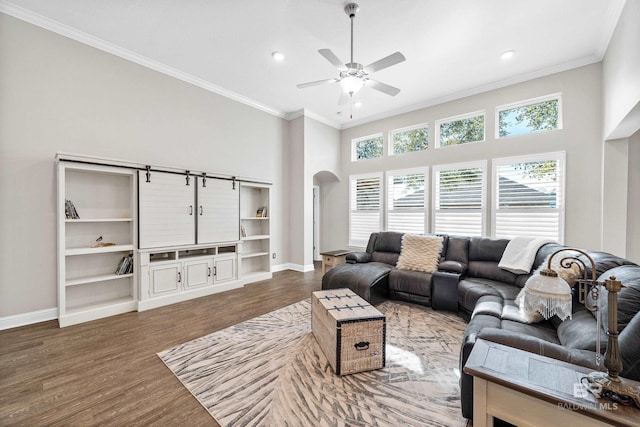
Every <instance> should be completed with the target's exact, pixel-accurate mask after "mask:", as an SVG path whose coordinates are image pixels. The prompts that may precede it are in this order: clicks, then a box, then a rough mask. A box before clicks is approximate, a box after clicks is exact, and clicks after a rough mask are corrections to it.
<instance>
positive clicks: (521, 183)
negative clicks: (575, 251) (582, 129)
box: [493, 152, 565, 243]
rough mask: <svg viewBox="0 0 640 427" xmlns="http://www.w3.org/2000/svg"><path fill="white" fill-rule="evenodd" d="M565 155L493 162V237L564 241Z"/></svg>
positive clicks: (514, 158) (555, 154) (515, 158)
mask: <svg viewBox="0 0 640 427" xmlns="http://www.w3.org/2000/svg"><path fill="white" fill-rule="evenodd" d="M564 157H565V156H564V152H558V153H549V154H540V155H535V156H522V157H511V158H502V159H495V160H494V161H493V181H494V185H495V187H494V188H495V193H496V194H495V198H494V200H495V211H494V215H493V216H494V218H493V229H494V232H493V234H494V236H495V237H500V238H512V237H515V236H531V237H546V238H549V239H553V240H556V241H558V242H560V243H562V241H563V237H564V236H563V229H564V224H563V222H564V200H563V199H564V197H563V194H564Z"/></svg>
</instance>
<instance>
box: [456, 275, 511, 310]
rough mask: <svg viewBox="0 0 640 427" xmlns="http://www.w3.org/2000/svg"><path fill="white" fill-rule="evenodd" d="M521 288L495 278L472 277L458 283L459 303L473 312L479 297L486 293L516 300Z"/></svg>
mask: <svg viewBox="0 0 640 427" xmlns="http://www.w3.org/2000/svg"><path fill="white" fill-rule="evenodd" d="M519 291H520V288H517V287H515V286H513V285H509V284H506V283H502V282H498V281H495V280H489V279H482V278H478V277H470V278H467V279H463V280H461V281H460V282H459V283H458V303H459V304H460V306H461V307H462V308H464V309H465V310H466V311H468V312H469V313H471V312H473V309H474V307H475V305H476V302H477V301H478V299H480V298H481V297H483V296H485V295H494V296H499V297H501V298H502V299H503V300H514V299H516V296H517V295H518V292H519Z"/></svg>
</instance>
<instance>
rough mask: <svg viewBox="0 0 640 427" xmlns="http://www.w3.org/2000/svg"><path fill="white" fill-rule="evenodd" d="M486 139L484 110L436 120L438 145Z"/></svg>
mask: <svg viewBox="0 0 640 427" xmlns="http://www.w3.org/2000/svg"><path fill="white" fill-rule="evenodd" d="M479 141H484V111H478V112H475V113H469V114H463V115H460V116H455V117H449V118H447V119H441V120H436V147H448V146H451V145H461V144H467V143H469V142H479Z"/></svg>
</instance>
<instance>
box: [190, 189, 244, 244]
mask: <svg viewBox="0 0 640 427" xmlns="http://www.w3.org/2000/svg"><path fill="white" fill-rule="evenodd" d="M239 188H240V186H239V184H236V188H235V189H234V188H233V183H232V182H231V181H227V180H222V179H215V178H207V180H206V187H205V186H204V182H203V180H202V178H198V243H199V244H200V243H214V242H229V241H234V240H238V239H239V237H240V235H239V230H240V190H239Z"/></svg>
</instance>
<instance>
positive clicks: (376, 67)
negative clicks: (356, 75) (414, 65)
mask: <svg viewBox="0 0 640 427" xmlns="http://www.w3.org/2000/svg"><path fill="white" fill-rule="evenodd" d="M405 59H406V58H405V57H404V55H403V54H401V53H400V52H396V53H392V54H391V55H389V56H387V57H385V58H382V59H379V60H377V61H376V62H373V63H371V64H369V65H367V66H366V67H364V71H365V73H375V72H376V71H380V70H384V69H385V68H388V67H391V66H392V65H396V64H398V63H400V62H402V61H404V60H405Z"/></svg>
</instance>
